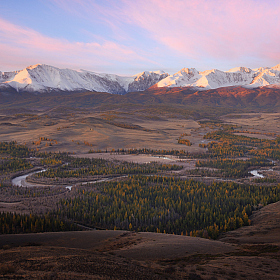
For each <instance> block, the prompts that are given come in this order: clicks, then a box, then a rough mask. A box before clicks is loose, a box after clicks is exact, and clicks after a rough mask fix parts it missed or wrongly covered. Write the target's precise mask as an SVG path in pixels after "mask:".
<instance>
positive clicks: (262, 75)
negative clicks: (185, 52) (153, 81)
mask: <svg viewBox="0 0 280 280" xmlns="http://www.w3.org/2000/svg"><path fill="white" fill-rule="evenodd" d="M275 84H280V64H278V65H276V66H274V67H272V68H269V67H261V68H258V69H253V70H252V69H250V68H247V67H236V68H233V69H230V70H228V71H225V72H223V71H220V70H218V69H212V70H206V71H203V72H199V71H197V70H196V69H195V68H190V69H189V68H183V69H181V70H180V71H179V72H177V73H175V74H173V75H170V76H168V77H167V78H165V79H163V80H161V81H160V82H159V83H157V85H156V86H157V87H194V88H196V89H215V88H220V87H229V86H243V87H250V88H255V87H261V86H269V85H275Z"/></svg>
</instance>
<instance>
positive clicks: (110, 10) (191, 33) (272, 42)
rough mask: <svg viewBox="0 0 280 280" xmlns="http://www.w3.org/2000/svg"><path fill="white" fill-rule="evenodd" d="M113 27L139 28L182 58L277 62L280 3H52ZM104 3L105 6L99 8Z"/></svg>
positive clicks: (127, 0) (62, 0)
mask: <svg viewBox="0 0 280 280" xmlns="http://www.w3.org/2000/svg"><path fill="white" fill-rule="evenodd" d="M53 1H54V2H56V4H58V5H60V7H62V8H64V9H67V10H68V11H69V12H73V13H74V12H76V13H79V14H80V15H83V16H84V17H88V18H90V14H92V13H93V11H97V13H95V14H96V15H97V16H98V18H99V19H101V20H104V21H107V22H108V23H110V24H111V25H112V27H115V28H116V26H118V24H125V23H126V24H129V25H135V26H137V27H141V28H143V29H144V30H146V31H147V32H148V33H149V36H150V38H151V39H153V40H156V41H158V42H160V43H161V44H162V45H164V46H167V47H168V48H170V50H173V51H175V52H178V53H180V54H181V55H182V57H186V58H194V59H199V58H212V59H213V58H215V59H228V60H231V61H232V60H237V59H240V58H241V57H244V56H247V57H248V56H250V57H262V58H268V59H271V60H275V61H279V60H280V51H279V45H280V36H279V35H280V17H279V14H280V3H279V1H277V0H274V1H258V0H234V1H224V0H192V1H183V0H164V1H163V0H142V1H131V0H119V1H113V0H111V1H108V0H107V1H106V0H104V1H102V2H101V3H102V4H98V1H90V0H67V1H66V0H53ZM104 3H105V5H104Z"/></svg>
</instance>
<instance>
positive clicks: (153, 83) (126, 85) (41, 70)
mask: <svg viewBox="0 0 280 280" xmlns="http://www.w3.org/2000/svg"><path fill="white" fill-rule="evenodd" d="M240 86H241V87H244V88H258V87H276V88H278V87H279V88H280V64H278V65H276V66H274V67H271V68H269V67H260V68H256V69H250V68H247V67H235V68H232V69H230V70H228V71H221V70H218V69H211V70H205V71H198V70H197V69H195V68H182V69H181V70H180V71H178V72H176V73H175V74H172V75H169V74H168V73H165V72H163V71H144V72H142V73H139V74H136V75H134V76H119V75H115V74H107V73H95V72H92V71H87V70H79V71H77V70H72V69H60V68H57V67H54V66H50V65H45V64H36V65H31V66H28V67H26V68H25V69H23V70H18V71H12V72H1V71H0V89H2V90H3V89H9V88H13V89H15V90H16V91H17V92H38V93H41V92H52V91H66V92H67V91H69V92H70V91H97V92H108V93H112V94H126V93H128V92H137V91H145V90H148V89H149V88H153V89H156V88H176V87H179V88H193V89H194V90H198V91H201V90H211V89H218V88H222V87H240Z"/></svg>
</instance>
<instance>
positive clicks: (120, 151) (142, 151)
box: [89, 148, 193, 158]
mask: <svg viewBox="0 0 280 280" xmlns="http://www.w3.org/2000/svg"><path fill="white" fill-rule="evenodd" d="M89 153H117V154H133V155H139V154H144V155H174V156H184V157H191V158H193V154H190V153H189V152H188V151H185V150H154V149H147V148H142V149H112V150H105V151H102V150H89Z"/></svg>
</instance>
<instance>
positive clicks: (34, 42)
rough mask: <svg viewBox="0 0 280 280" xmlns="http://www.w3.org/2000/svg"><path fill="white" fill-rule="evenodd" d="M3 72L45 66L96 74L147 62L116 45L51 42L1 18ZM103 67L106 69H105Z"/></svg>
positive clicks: (106, 43) (0, 48)
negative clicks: (76, 68) (17, 68)
mask: <svg viewBox="0 0 280 280" xmlns="http://www.w3.org/2000/svg"><path fill="white" fill-rule="evenodd" d="M0 26H1V29H0V38H1V40H0V55H1V67H3V68H4V69H0V70H2V71H3V70H15V69H14V68H12V67H13V65H19V64H20V65H21V67H26V66H27V65H30V64H36V63H46V64H52V65H55V66H60V67H82V68H85V69H89V70H94V71H104V70H103V68H104V67H105V68H106V67H108V66H111V67H113V66H115V67H116V65H118V64H120V63H128V62H131V61H135V63H139V61H147V59H146V58H144V57H142V56H140V55H139V54H137V53H136V52H135V51H134V50H132V49H130V48H128V47H126V46H124V45H121V44H117V43H115V42H111V41H106V40H101V41H102V43H99V42H91V43H84V42H69V41H67V40H65V39H57V38H50V37H47V36H44V35H43V34H41V33H39V32H37V31H35V30H32V29H29V28H24V27H21V26H17V25H14V24H12V23H10V22H8V21H6V20H3V19H1V18H0ZM102 67H103V68H102Z"/></svg>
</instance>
